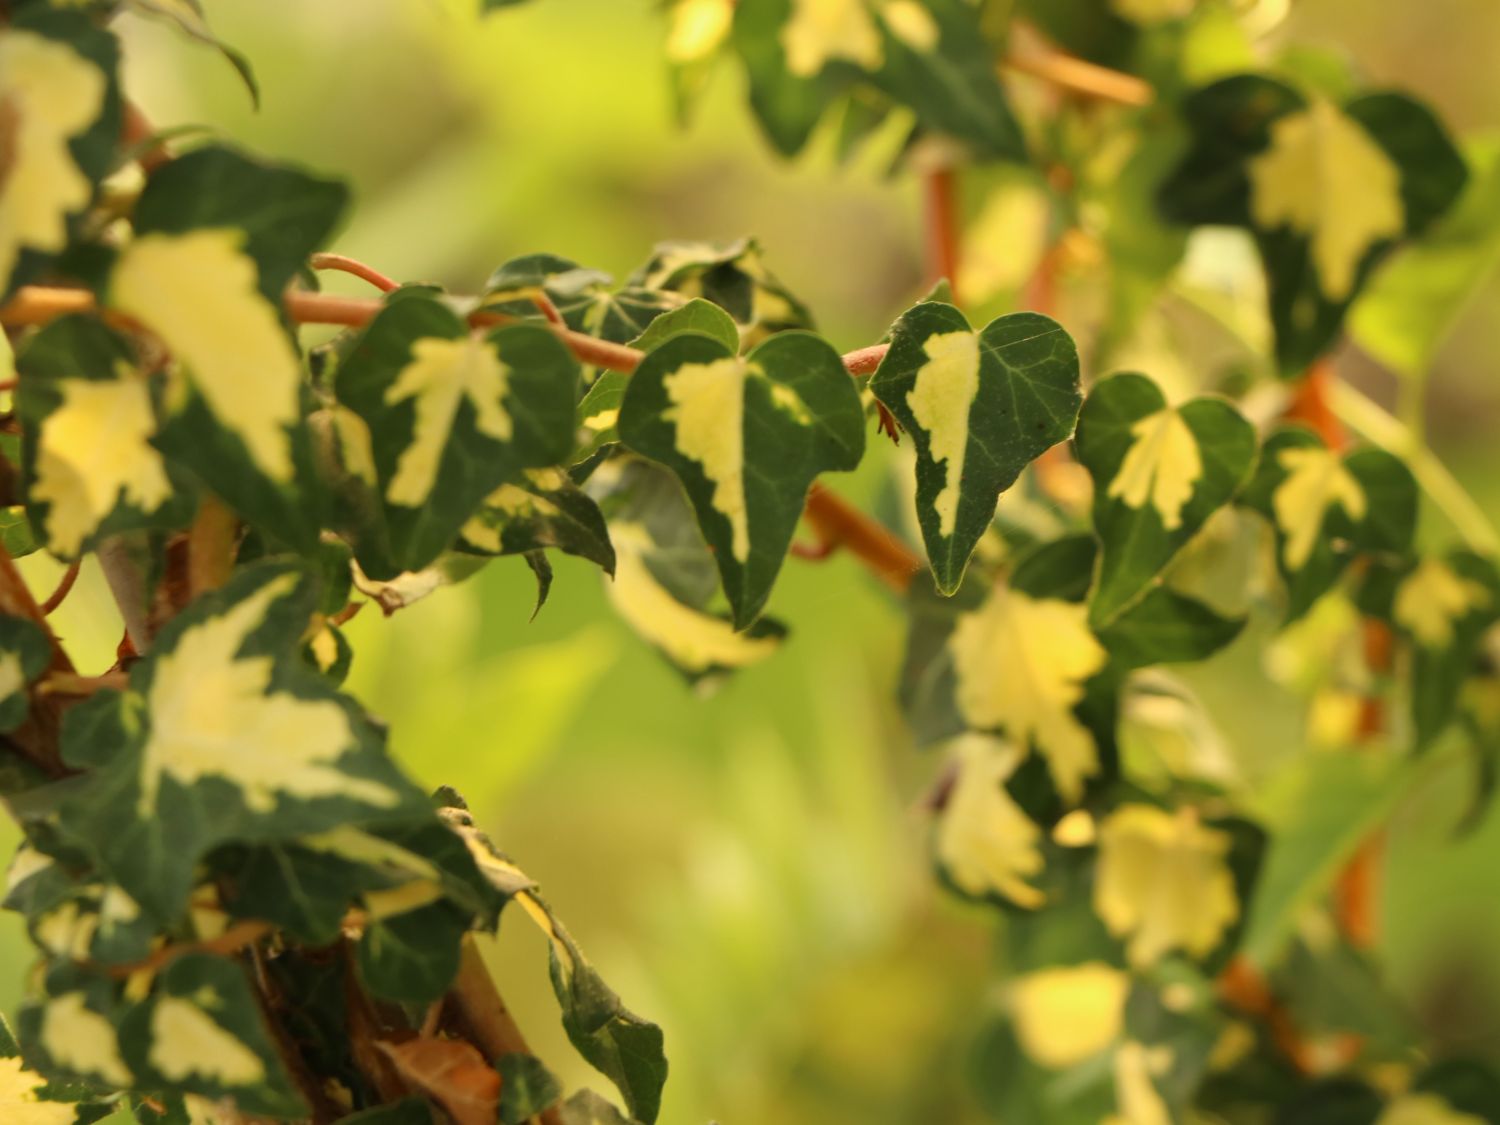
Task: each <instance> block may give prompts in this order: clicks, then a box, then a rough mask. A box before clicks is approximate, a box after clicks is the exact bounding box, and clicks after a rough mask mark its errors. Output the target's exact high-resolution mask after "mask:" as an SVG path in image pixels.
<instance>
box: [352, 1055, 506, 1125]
mask: <svg viewBox="0 0 1500 1125" xmlns="http://www.w3.org/2000/svg"><path fill="white" fill-rule="evenodd" d="M376 1046H378V1047H379V1048H380V1049H381V1050H382V1051H384V1052H385V1054H386V1056H387V1057H388V1058H389V1059H390V1060H391V1061H392V1062H393V1063H395V1065H396V1070H397V1071H398V1072H399V1073H400V1074H401V1076H402V1077H403V1078H405V1079H406V1080H407V1081H408V1082H409V1083H411V1084H412V1085H413V1086H415V1087H416V1088H417V1089H419V1090H421V1091H422V1092H423V1093H424V1094H427V1095H428V1096H429V1097H431V1098H432V1099H433V1100H434V1101H436V1102H437V1103H438V1104H439V1105H441V1106H442V1107H443V1109H445V1110H446V1111H447V1112H448V1114H449V1115H450V1116H451V1117H452V1118H453V1121H454V1125H494V1123H495V1120H496V1113H497V1112H498V1109H499V1103H500V1075H499V1074H497V1073H496V1072H495V1069H494V1068H493V1067H492V1066H490V1065H489V1064H488V1063H487V1062H485V1061H484V1056H483V1055H481V1054H480V1053H479V1052H478V1051H477V1050H475V1048H474V1047H473V1046H472V1045H471V1044H468V1043H465V1042H463V1041H462V1040H459V1039H435V1038H426V1037H418V1038H416V1039H408V1040H406V1041H405V1042H404V1043H386V1042H382V1041H377V1043H376Z"/></svg>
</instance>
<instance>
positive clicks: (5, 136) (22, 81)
mask: <svg viewBox="0 0 1500 1125" xmlns="http://www.w3.org/2000/svg"><path fill="white" fill-rule="evenodd" d="M105 84H106V83H105V76H104V72H103V71H101V70H100V69H99V68H98V67H97V66H95V65H94V64H93V63H91V62H89V61H88V60H87V59H85V58H84V57H83V56H82V55H80V54H78V52H76V51H74V50H73V49H72V48H71V47H69V46H68V45H67V44H65V43H59V42H57V41H56V40H53V39H48V38H47V37H45V36H42V35H36V34H34V33H32V32H29V31H14V30H9V29H6V30H0V289H4V288H5V282H6V280H7V279H8V278H9V277H10V273H11V270H13V269H14V268H15V265H16V260H17V259H18V258H19V257H20V255H21V251H22V250H23V249H29V250H36V251H40V252H44V253H55V252H56V251H58V250H61V249H62V248H63V247H64V246H65V245H67V241H68V226H67V217H68V214H69V213H70V212H73V211H78V210H80V209H81V208H83V207H84V206H86V205H87V204H88V201H89V198H90V196H91V195H92V194H93V188H92V187H91V186H90V184H89V181H88V177H86V176H85V175H84V174H83V172H82V171H81V170H80V169H79V167H78V165H77V163H75V161H74V160H73V154H72V153H71V152H70V151H69V150H68V141H69V140H70V139H72V138H73V137H76V136H78V135H79V134H80V133H82V132H84V131H85V130H86V129H88V127H89V126H90V125H92V124H93V123H94V122H95V121H97V120H98V118H99V112H100V110H101V109H102V108H103V105H104V91H105Z"/></svg>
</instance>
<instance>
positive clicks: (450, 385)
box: [385, 336, 512, 508]
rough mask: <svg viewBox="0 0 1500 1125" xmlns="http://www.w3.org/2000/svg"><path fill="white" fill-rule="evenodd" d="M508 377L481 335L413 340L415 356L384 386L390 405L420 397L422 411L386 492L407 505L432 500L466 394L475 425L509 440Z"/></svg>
mask: <svg viewBox="0 0 1500 1125" xmlns="http://www.w3.org/2000/svg"><path fill="white" fill-rule="evenodd" d="M509 381H510V369H509V368H508V367H506V366H505V364H503V363H501V362H500V357H499V356H497V355H496V354H495V349H494V348H493V347H492V346H491V345H490V344H489V343H488V342H487V341H486V340H485V339H484V338H483V337H481V336H463V337H461V338H459V339H456V340H450V339H443V338H440V337H427V338H425V339H421V340H418V341H417V342H416V343H414V344H413V345H412V347H411V362H410V363H408V364H407V365H406V366H405V367H403V368H402V369H401V372H400V374H398V375H397V376H396V379H395V381H394V382H393V383H392V384H391V385H390V386H389V387H388V388H386V392H385V402H386V405H387V406H392V405H394V404H396V403H398V402H405V401H406V400H407V399H409V398H410V399H415V400H416V412H417V417H416V422H415V424H414V425H413V427H412V441H411V444H410V445H408V446H407V447H406V448H405V449H403V450H402V451H401V457H400V458H399V459H398V460H397V462H396V475H395V476H393V477H392V478H391V483H390V485H389V486H388V487H387V488H386V492H385V498H386V499H387V500H389V501H390V502H391V503H392V504H400V505H402V506H403V507H407V508H418V507H421V506H422V505H423V504H425V503H426V502H427V498H428V496H429V495H431V493H432V486H433V485H434V484H435V483H436V482H437V475H438V467H439V465H440V464H441V463H442V457H443V450H444V448H445V447H446V446H447V444H448V434H449V432H450V431H451V430H452V429H453V420H454V418H455V417H456V416H457V414H458V408H459V406H460V405H462V404H463V402H464V400H465V399H467V400H468V401H469V403H470V405H472V406H473V408H474V428H475V429H477V430H478V431H479V432H480V433H482V434H484V435H485V436H486V437H491V438H494V439H495V440H496V441H509V440H510V436H511V432H512V425H511V418H510V414H509V413H507V412H506V410H505V407H504V406H503V405H501V403H502V401H503V400H504V398H505V395H506V390H507V387H508V384H509Z"/></svg>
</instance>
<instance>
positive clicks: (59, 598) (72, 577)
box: [41, 559, 83, 614]
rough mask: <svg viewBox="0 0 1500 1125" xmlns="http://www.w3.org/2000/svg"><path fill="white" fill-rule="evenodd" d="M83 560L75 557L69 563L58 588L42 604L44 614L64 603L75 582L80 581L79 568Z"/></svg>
mask: <svg viewBox="0 0 1500 1125" xmlns="http://www.w3.org/2000/svg"><path fill="white" fill-rule="evenodd" d="M82 565H83V564H82V562H81V561H80V560H78V559H74V560H73V561H72V562H71V563H69V564H68V569H67V570H65V571H63V576H62V580H61V581H59V582H58V584H57V589H55V590H53V591H52V593H50V594H48V595H47V600H46V601H44V602H43V603H42V604H41V610H42V613H43V614H51V612H52V611H53V610H54V609H56V608H57V607H58V606H60V605H62V604H63V599H64V598H66V597H67V596H68V594H70V593H71V592H72V590H73V583H75V582H77V581H78V569H79V567H80V566H82Z"/></svg>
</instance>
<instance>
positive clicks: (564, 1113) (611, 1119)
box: [559, 5, 753, 1125]
mask: <svg viewBox="0 0 1500 1125" xmlns="http://www.w3.org/2000/svg"><path fill="white" fill-rule="evenodd" d="M751 6H752V7H753V5H751ZM559 1110H560V1114H561V1117H562V1125H638V1123H637V1122H635V1121H633V1120H632V1119H631V1118H629V1117H626V1116H625V1115H624V1114H623V1113H621V1112H620V1111H619V1110H618V1109H616V1108H615V1107H614V1104H613V1103H612V1102H610V1101H609V1100H608V1099H607V1098H603V1097H600V1096H599V1095H598V1094H596V1093H594V1091H592V1090H579V1091H578V1092H577V1093H575V1094H574V1095H573V1096H572V1097H570V1098H569V1099H568V1100H567V1101H565V1102H563V1103H562V1105H561V1106H560V1107H559Z"/></svg>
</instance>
